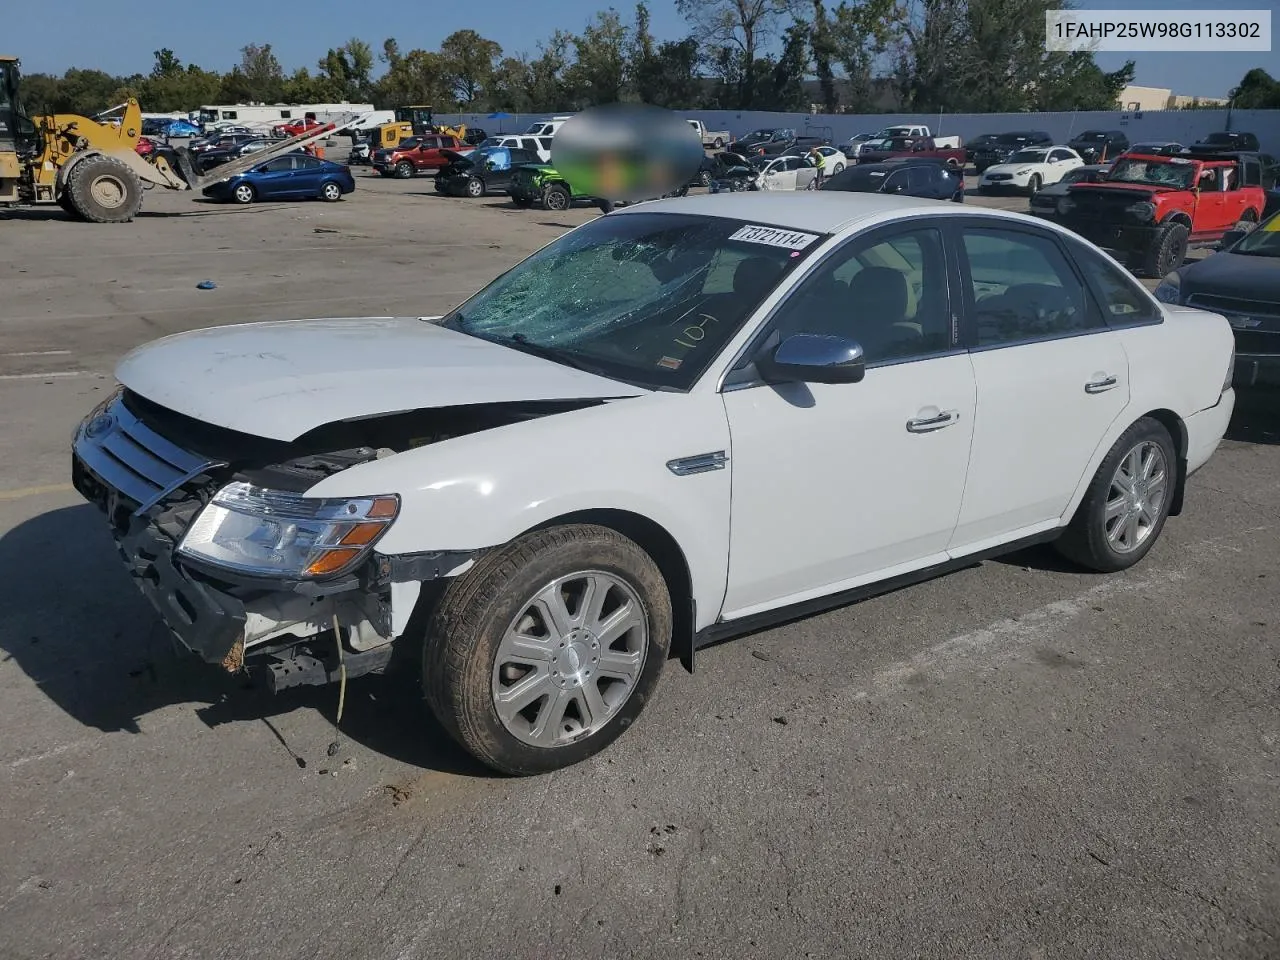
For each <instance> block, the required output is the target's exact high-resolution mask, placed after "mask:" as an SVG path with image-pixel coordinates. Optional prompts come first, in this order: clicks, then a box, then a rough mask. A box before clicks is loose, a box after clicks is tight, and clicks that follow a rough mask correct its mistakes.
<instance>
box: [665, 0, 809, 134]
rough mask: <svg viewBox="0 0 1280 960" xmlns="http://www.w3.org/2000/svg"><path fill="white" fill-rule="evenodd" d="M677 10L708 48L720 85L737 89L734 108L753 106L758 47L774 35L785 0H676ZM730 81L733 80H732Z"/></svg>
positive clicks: (695, 35) (785, 10) (696, 36)
mask: <svg viewBox="0 0 1280 960" xmlns="http://www.w3.org/2000/svg"><path fill="white" fill-rule="evenodd" d="M676 9H677V10H678V11H679V12H680V15H681V16H682V17H684V18H685V20H687V21H688V22H689V24H690V26H691V27H692V29H693V35H694V37H695V38H696V39H697V40H698V41H699V42H700V43H702V44H705V45H707V46H708V47H710V48H711V56H710V59H711V61H712V65H713V69H714V70H715V72H716V73H717V74H718V75H719V80H720V83H721V85H722V86H723V85H725V84H727V83H730V82H735V83H736V84H737V85H738V87H739V96H738V98H737V100H738V103H737V104H736V105H737V106H740V107H742V108H744V109H747V108H750V107H752V106H754V104H753V98H754V88H755V86H756V82H755V81H756V79H757V77H758V75H759V74H758V72H757V70H756V68H755V61H756V59H757V57H758V55H759V51H760V47H761V45H762V44H763V43H765V42H767V41H768V40H769V39H770V38H771V37H772V36H774V35H775V34H776V32H777V31H776V28H777V26H778V24H779V22H780V20H781V18H782V16H783V15H784V14H785V13H786V12H787V0H676ZM731 78H732V79H731Z"/></svg>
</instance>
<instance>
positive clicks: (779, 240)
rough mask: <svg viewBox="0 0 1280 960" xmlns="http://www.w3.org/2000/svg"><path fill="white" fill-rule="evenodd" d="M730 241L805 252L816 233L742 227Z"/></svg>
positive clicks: (815, 238) (814, 238)
mask: <svg viewBox="0 0 1280 960" xmlns="http://www.w3.org/2000/svg"><path fill="white" fill-rule="evenodd" d="M729 239H730V240H741V241H743V242H745V243H760V244H764V245H765V246H767V247H782V248H783V249H785V250H803V249H804V248H805V247H807V246H809V245H810V244H811V243H813V242H814V241H815V240H817V239H818V235H817V234H815V233H796V232H795V231H794V230H779V229H778V228H777V227H757V226H751V227H742V228H741V229H739V230H737V231H735V232H734V233H733V234H732V235H731V236H730V237H729Z"/></svg>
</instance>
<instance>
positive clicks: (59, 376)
mask: <svg viewBox="0 0 1280 960" xmlns="http://www.w3.org/2000/svg"><path fill="white" fill-rule="evenodd" d="M92 376H94V373H93V371H92V370H54V371H53V372H52V373H0V380H65V379H67V378H68V377H92Z"/></svg>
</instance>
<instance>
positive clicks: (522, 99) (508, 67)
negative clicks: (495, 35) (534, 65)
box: [489, 56, 535, 113]
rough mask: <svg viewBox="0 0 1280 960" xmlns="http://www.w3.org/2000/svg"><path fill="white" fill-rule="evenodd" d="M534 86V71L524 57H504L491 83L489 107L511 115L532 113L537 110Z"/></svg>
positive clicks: (494, 72)
mask: <svg viewBox="0 0 1280 960" xmlns="http://www.w3.org/2000/svg"><path fill="white" fill-rule="evenodd" d="M532 85H533V71H532V69H531V68H530V66H529V61H528V60H527V59H526V58H525V57H524V56H519V57H503V59H502V61H501V62H500V63H499V64H498V65H497V67H495V68H494V71H493V79H492V80H491V81H490V87H489V106H491V107H492V108H493V109H494V110H504V111H507V112H510V113H531V112H532V111H533V110H534V109H535V104H534V100H533V95H532V94H531V92H530V89H531V87H532Z"/></svg>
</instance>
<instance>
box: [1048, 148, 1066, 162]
mask: <svg viewBox="0 0 1280 960" xmlns="http://www.w3.org/2000/svg"><path fill="white" fill-rule="evenodd" d="M1049 159H1050V161H1052V162H1053V163H1057V162H1058V161H1060V160H1069V159H1070V154H1068V153H1067V151H1065V150H1055V151H1053V153H1051V154H1049Z"/></svg>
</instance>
